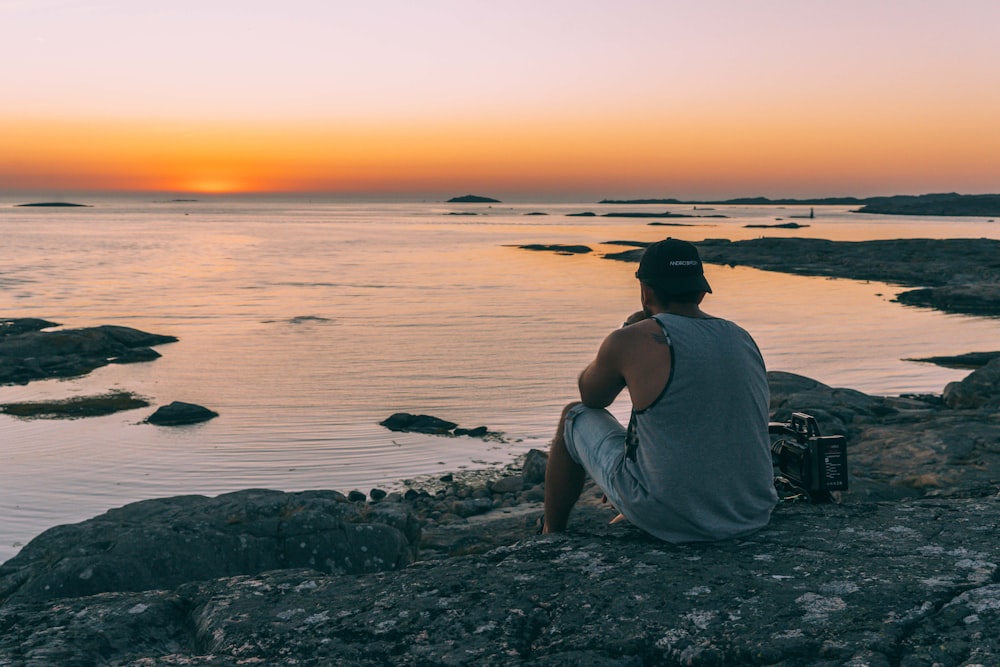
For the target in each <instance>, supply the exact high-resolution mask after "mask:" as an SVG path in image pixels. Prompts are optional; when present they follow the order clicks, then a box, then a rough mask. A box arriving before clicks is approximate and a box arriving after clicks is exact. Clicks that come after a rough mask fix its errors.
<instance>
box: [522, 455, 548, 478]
mask: <svg viewBox="0 0 1000 667" xmlns="http://www.w3.org/2000/svg"><path fill="white" fill-rule="evenodd" d="M548 462H549V455H548V454H547V453H545V452H543V451H541V450H540V449H530V450H528V453H527V454H526V455H525V457H524V468H523V473H522V474H523V476H524V481H525V483H527V484H541V483H542V482H544V481H545V466H546V465H548Z"/></svg>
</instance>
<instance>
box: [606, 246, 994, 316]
mask: <svg viewBox="0 0 1000 667" xmlns="http://www.w3.org/2000/svg"><path fill="white" fill-rule="evenodd" d="M615 243H616V244H618V245H624V244H630V245H634V246H636V248H635V249H633V250H626V251H623V252H618V253H610V254H607V255H605V257H606V258H607V259H613V260H620V261H626V262H638V261H639V258H640V257H642V253H643V249H644V246H645V244H643V243H638V242H635V243H632V242H623V241H616V242H615ZM695 245H697V246H698V251H699V252H700V253H701V257H702V260H703V261H704V262H706V263H709V264H728V265H730V266H751V267H754V268H757V269H763V270H765V271H780V272H783V273H794V274H799V275H807V276H831V277H836V278H850V279H853V280H877V281H880V282H888V283H895V284H899V285H902V286H905V287H914V288H916V289H911V290H906V291H904V292H902V293H901V294H899V295H897V297H896V298H897V300H898V301H899V302H900V303H904V304H907V305H913V306H923V307H928V308H935V309H938V310H942V311H945V312H952V313H964V314H972V315H1000V241H997V240H994V239H892V240H876V241H828V240H826V239H812V238H771V237H762V238H757V239H749V240H746V241H729V240H726V239H706V240H704V241H700V242H697V243H695Z"/></svg>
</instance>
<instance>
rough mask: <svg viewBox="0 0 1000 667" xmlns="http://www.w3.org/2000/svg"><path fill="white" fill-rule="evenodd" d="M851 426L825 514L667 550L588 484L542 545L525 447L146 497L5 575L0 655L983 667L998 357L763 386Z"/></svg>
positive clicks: (75, 529)
mask: <svg viewBox="0 0 1000 667" xmlns="http://www.w3.org/2000/svg"><path fill="white" fill-rule="evenodd" d="M769 381H770V385H771V390H772V405H771V407H772V412H773V414H774V418H775V419H777V420H784V419H786V418H787V416H788V415H789V414H790V413H791V412H792V411H806V412H809V413H811V414H813V415H815V416H816V417H817V419H818V421H819V423H820V426H821V429H822V430H823V432H824V433H828V434H829V433H842V434H844V435H845V436H846V437H847V439H848V447H849V456H850V463H851V472H852V475H851V489H850V490H849V491H848V492H847V493H846V494H845V495H844V496H843V498H842V499H841V503H840V504H827V505H811V504H809V503H807V502H804V501H803V500H802V499H798V498H794V497H789V498H788V499H787V500H786V501H785V502H783V503H781V504H780V505H779V507H778V508H777V509H776V511H775V514H774V517H773V519H772V522H771V524H770V526H768V527H767V528H766V529H764V530H762V531H761V532H759V533H757V534H755V535H753V536H751V537H749V538H744V539H740V540H730V541H726V542H720V543H715V544H703V545H687V546H673V545H669V544H666V543H663V542H659V541H657V540H654V539H652V538H649V537H648V536H646V535H644V534H643V533H641V532H640V531H638V530H637V529H635V528H634V527H631V526H629V525H627V524H621V523H619V524H615V525H609V524H608V520H609V519H610V517H611V516H612V512H611V510H610V509H609V508H608V507H606V506H604V505H602V504H601V501H600V498H599V494H598V492H597V490H596V489H595V488H594V487H592V486H590V487H588V488H587V489H586V490H585V492H584V498H583V500H582V502H581V504H580V506H579V507H578V509H577V510H576V511H575V513H574V516H573V519H572V521H571V530H570V531H569V532H567V533H566V534H563V535H559V536H542V535H537V534H536V530H535V526H536V521H537V518H538V517H539V515H540V513H541V504H540V501H541V498H542V494H543V491H544V463H545V455H544V453H542V452H538V451H532V452H530V453H529V454H528V456H527V457H526V458H525V459H524V460H522V461H519V462H518V463H517V464H515V465H512V466H508V467H507V468H504V469H502V470H492V471H489V470H488V471H480V472H477V473H467V474H465V475H463V476H450V475H449V476H445V477H444V478H440V479H433V480H422V481H421V480H412V481H410V482H409V483H408V485H407V488H406V490H405V491H398V492H394V493H387V492H385V491H382V490H378V489H373V490H371V491H369V492H368V493H363V492H358V491H355V492H353V493H348V494H344V493H339V492H336V491H308V492H300V493H284V492H281V491H269V490H260V489H257V490H247V491H241V492H237V493H232V494H226V495H223V496H219V497H217V498H205V497H201V496H186V497H178V498H166V499H158V500H148V501H143V502H139V503H133V504H130V505H127V506H125V507H123V508H119V509H114V510H111V511H109V512H107V513H105V514H103V515H101V516H99V517H95V518H93V519H90V520H88V521H85V522H82V523H80V524H75V525H71V526H59V527H56V528H53V529H50V530H48V531H46V532H45V533H43V534H42V535H40V536H38V537H37V538H36V539H34V540H32V541H31V542H30V543H29V544H28V545H27V546H25V547H24V549H23V550H22V551H21V552H20V553H19V554H18V555H17V556H15V557H14V558H12V559H11V560H9V561H8V562H7V563H5V564H4V565H3V566H0V665H3V666H4V667H7V666H13V665H55V664H58V665H93V664H102V665H132V666H139V665H143V666H147V665H241V664H243V665H245V664H297V665H330V664H338V665H372V666H374V665H539V666H541V665H547V666H548V665H569V664H574V665H575V664H579V665H636V666H638V665H661V664H662V665H729V664H752V665H785V666H791V665H862V664H864V665H903V666H906V667H913V666H917V665H992V664H997V663H998V662H1000V638H998V637H997V634H996V632H995V630H996V628H997V627H998V623H1000V570H998V566H997V563H998V559H1000V552H998V548H997V547H998V538H997V528H998V526H1000V496H998V491H1000V435H998V434H1000V413H998V411H997V406H1000V359H998V358H995V357H994V356H988V357H987V358H986V363H985V364H984V365H982V366H981V367H980V368H978V369H977V370H975V371H973V372H972V373H970V375H969V376H968V377H967V378H966V379H965V380H963V381H962V382H960V383H952V385H949V387H948V388H945V390H944V391H943V392H942V394H941V395H936V396H910V397H875V396H868V395H866V394H863V393H861V392H857V391H853V390H851V389H845V388H834V387H829V386H827V385H824V384H822V383H820V382H818V381H816V380H813V379H810V378H805V377H802V376H798V375H792V374H788V373H780V372H772V373H771V374H770V375H769Z"/></svg>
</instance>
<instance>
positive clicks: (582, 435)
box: [563, 403, 625, 508]
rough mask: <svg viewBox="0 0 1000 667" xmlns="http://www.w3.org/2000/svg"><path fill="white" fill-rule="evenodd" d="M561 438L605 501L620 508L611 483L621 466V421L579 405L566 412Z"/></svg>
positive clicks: (608, 413) (613, 484)
mask: <svg viewBox="0 0 1000 667" xmlns="http://www.w3.org/2000/svg"><path fill="white" fill-rule="evenodd" d="M563 437H564V438H565V440H566V450H567V451H568V452H569V455H570V457H571V458H572V459H573V460H574V461H576V462H577V463H579V464H580V465H581V466H583V469H584V470H586V471H587V474H588V475H590V477H591V479H593V480H594V482H595V483H596V484H597V486H599V487H601V490H602V491H604V493H605V494H606V495H607V496H608V501H609V502H611V504H612V505H614V506H615V507H617V508H621V507H622V504H621V499H620V498H618V494H617V493H616V492H615V489H616V488H617V485H616V484H615V483H614V479H615V478H616V477H618V476H619V475H620V474H621V471H622V467H623V466H624V464H625V427H624V426H622V425H621V422H619V421H618V419H617V418H616V417H615V416H614V415H613V414H611V413H610V412H608V411H607V410H604V409H603V408H588V407H587V406H586V405H583V404H582V403H581V404H579V405H575V406H573V407H572V408H570V410H569V412H568V413H566V425H565V427H564V429H563Z"/></svg>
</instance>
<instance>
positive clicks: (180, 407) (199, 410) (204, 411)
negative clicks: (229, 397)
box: [146, 401, 219, 426]
mask: <svg viewBox="0 0 1000 667" xmlns="http://www.w3.org/2000/svg"><path fill="white" fill-rule="evenodd" d="M218 416H219V413H218V412H215V411H214V410H209V409H208V408H206V407H203V406H201V405H195V404H194V403H184V402H182V401H174V402H173V403H171V404H169V405H164V406H163V407H161V408H160V409H159V410H157V411H156V412H154V413H153V414H151V415H150V416H149V417H147V418H146V421H147V422H149V423H150V424H156V425H157V426H183V425H185V424H198V423H200V422H205V421H208V420H209V419H214V418H215V417H218Z"/></svg>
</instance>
